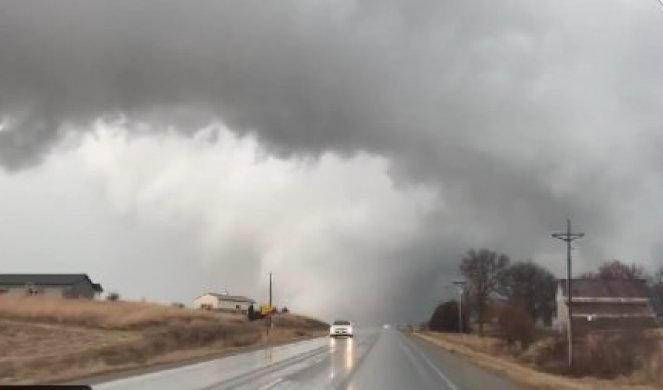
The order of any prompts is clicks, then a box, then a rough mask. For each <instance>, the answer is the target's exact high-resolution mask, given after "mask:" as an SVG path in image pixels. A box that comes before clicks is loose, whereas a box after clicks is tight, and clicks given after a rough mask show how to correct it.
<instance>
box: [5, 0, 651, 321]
mask: <svg viewBox="0 0 663 390" xmlns="http://www.w3.org/2000/svg"><path fill="white" fill-rule="evenodd" d="M0 53H1V55H0V163H1V165H2V167H3V168H4V169H3V172H2V173H0V193H2V194H3V197H2V202H0V212H1V214H0V215H3V216H4V218H3V221H5V223H4V224H0V248H1V249H0V258H1V259H2V265H1V267H2V269H3V270H6V271H8V272H20V271H23V272H42V271H43V272H51V271H59V272H89V273H90V274H91V275H92V276H93V278H95V279H97V280H99V281H100V282H101V283H103V284H104V285H105V286H106V288H107V289H110V290H117V291H119V292H120V293H121V294H123V295H125V296H128V297H133V298H140V297H146V298H148V299H152V300H159V301H164V302H168V301H184V302H189V301H190V300H191V299H192V297H194V296H195V295H196V294H199V293H201V292H204V291H207V290H222V289H228V290H229V291H231V292H233V293H237V294H247V295H251V296H255V297H256V298H258V299H259V300H262V299H264V296H265V287H266V286H265V281H266V274H267V273H268V272H269V271H270V270H272V271H274V272H275V280H277V283H278V284H277V285H278V287H279V288H278V290H277V297H278V301H277V303H280V304H287V305H288V306H291V307H292V308H293V309H294V310H299V311H304V312H307V313H310V314H315V315H319V316H321V317H323V318H325V319H332V318H333V317H354V318H359V319H361V320H369V319H379V320H383V319H384V320H386V319H399V318H404V319H423V318H424V317H425V316H427V315H428V313H429V312H430V310H431V309H432V307H433V305H434V304H435V302H436V301H437V300H439V299H441V298H442V297H445V296H448V295H450V294H451V290H449V289H448V288H447V286H448V282H449V281H450V280H452V279H453V278H455V277H457V261H458V258H459V256H460V254H462V253H463V252H464V251H466V250H467V249H468V248H471V247H481V246H488V247H491V248H494V249H496V250H500V251H504V252H506V253H508V254H510V255H511V256H512V257H513V258H514V259H515V260H519V259H528V258H532V259H534V260H535V261H538V262H540V263H542V264H544V265H546V266H547V267H549V268H550V269H551V270H553V271H554V272H556V273H560V272H561V271H562V269H563V268H562V266H563V261H562V255H563V248H562V246H561V243H558V242H554V241H553V240H552V239H551V238H550V233H551V232H554V231H557V230H559V229H561V228H562V227H563V223H564V220H565V218H566V217H567V216H572V217H573V219H574V221H575V222H576V223H577V224H578V225H579V227H580V228H582V229H583V230H584V231H585V232H586V233H587V237H586V239H584V240H583V241H582V242H581V243H579V245H578V248H579V251H578V252H577V255H578V270H579V271H582V270H586V269H589V268H591V267H593V266H595V265H596V264H598V263H600V262H601V261H603V260H606V259H609V258H620V259H624V260H626V261H637V262H639V263H641V264H643V265H645V266H647V267H651V268H653V267H655V266H658V265H660V264H661V263H662V261H661V256H663V253H661V252H662V248H663V239H662V238H661V237H663V234H662V233H663V218H661V217H662V216H663V215H662V214H663V209H662V207H661V206H660V199H663V182H662V180H661V179H662V175H661V167H663V164H662V163H663V161H662V160H663V159H662V158H661V157H662V155H661V147H662V145H663V131H662V130H663V129H661V125H662V122H663V120H662V119H661V116H660V113H661V112H663V89H661V85H663V83H662V82H663V71H662V70H661V69H662V68H661V65H660V64H661V62H662V60H663V6H662V5H661V4H660V3H659V2H658V1H655V0H641V1H635V0H616V1H611V2H605V1H598V0H587V1H581V2H579V1H577V0H573V1H572V0H563V1H556V2H532V1H525V0H522V1H509V2H495V1H488V0H477V1H463V2H458V1H424V0H416V1H407V2H404V1H402V2H399V1H396V0H380V1H370V0H369V1H362V2H359V1H350V0H341V1H325V0H318V1H310V0H301V1H279V2H264V1H252V0H236V1H193V2H177V1H172V2H166V1H132V2H116V1H89V0H79V1H73V0H61V1H58V2H53V1H31V0H20V1H18V0H17V1H4V2H2V3H0ZM337 290H342V291H344V292H345V294H344V296H345V297H346V299H343V300H341V301H339V299H338V294H337V293H336V291H337Z"/></svg>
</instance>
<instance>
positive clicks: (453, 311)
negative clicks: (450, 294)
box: [428, 301, 469, 332]
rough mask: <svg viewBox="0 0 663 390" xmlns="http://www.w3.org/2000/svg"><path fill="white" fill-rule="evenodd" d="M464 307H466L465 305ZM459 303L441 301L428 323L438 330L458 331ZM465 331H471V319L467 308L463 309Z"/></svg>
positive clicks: (433, 329) (431, 327) (430, 327)
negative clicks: (469, 319)
mask: <svg viewBox="0 0 663 390" xmlns="http://www.w3.org/2000/svg"><path fill="white" fill-rule="evenodd" d="M463 309H465V307H464V306H463ZM458 314H459V313H458V303H457V302H456V301H447V302H444V303H441V304H439V305H438V306H437V308H435V311H434V312H433V315H432V316H431V319H430V321H429V323H428V326H429V329H430V330H432V331H436V332H458V331H460V327H459V326H458V325H459V324H458ZM463 331H464V332H468V331H469V321H468V316H467V310H463Z"/></svg>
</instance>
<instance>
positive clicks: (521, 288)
mask: <svg viewBox="0 0 663 390" xmlns="http://www.w3.org/2000/svg"><path fill="white" fill-rule="evenodd" d="M556 287H557V284H556V282H555V276H554V275H553V274H552V273H551V272H550V271H548V270H547V269H545V268H543V267H542V266H540V265H538V264H535V263H533V262H531V261H527V262H517V263H514V264H512V265H511V266H509V267H508V268H507V269H506V270H504V272H502V275H501V277H500V285H499V292H500V294H502V295H504V296H505V297H506V298H507V299H508V300H509V302H510V303H511V304H512V305H513V306H517V307H520V308H522V309H523V310H525V311H526V312H527V313H528V314H529V316H530V317H531V318H532V319H533V320H535V321H536V320H542V321H543V322H544V323H545V324H550V323H551V321H552V315H553V312H554V310H555V292H556Z"/></svg>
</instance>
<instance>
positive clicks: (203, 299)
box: [193, 292, 256, 313]
mask: <svg viewBox="0 0 663 390" xmlns="http://www.w3.org/2000/svg"><path fill="white" fill-rule="evenodd" d="M254 303H256V302H255V301H254V300H253V299H251V298H247V297H245V296H241V295H230V294H228V293H227V292H226V293H223V294H217V293H212V292H210V293H207V294H203V295H201V296H199V297H197V298H196V299H194V300H193V307H195V308H197V309H207V310H229V311H239V312H242V313H246V312H247V311H248V310H249V307H250V306H252V305H253V304H254Z"/></svg>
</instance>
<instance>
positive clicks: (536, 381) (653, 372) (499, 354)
mask: <svg viewBox="0 0 663 390" xmlns="http://www.w3.org/2000/svg"><path fill="white" fill-rule="evenodd" d="M416 335H417V336H419V337H421V338H423V339H425V340H427V341H429V342H432V343H434V344H436V345H437V346H439V347H441V348H444V349H445V350H447V351H450V352H452V353H457V354H460V355H463V356H465V357H467V358H469V359H470V360H472V361H473V362H474V363H475V364H477V365H479V366H481V367H483V368H486V369H488V370H491V371H493V372H496V373H498V374H500V375H503V376H505V377H508V378H509V379H511V380H513V381H514V382H517V383H521V384H523V385H524V386H526V387H528V388H533V389H561V390H566V389H568V390H588V389H592V390H598V389H606V390H617V389H619V390H622V389H639V390H653V389H659V388H661V387H660V386H661V384H660V382H657V381H658V380H660V378H661V367H663V366H661V365H660V363H661V357H660V356H661V354H660V353H659V354H658V355H655V356H654V359H652V360H651V361H650V365H648V366H647V367H644V368H642V369H641V370H638V371H636V372H635V373H633V374H632V375H630V376H628V377H618V378H615V379H613V380H611V381H609V380H601V379H597V378H592V377H583V378H570V377H566V376H561V375H554V374H551V373H546V372H542V371H540V370H538V369H537V367H536V366H535V365H534V364H533V363H532V354H535V353H536V349H537V348H538V347H537V345H536V344H535V345H533V346H532V347H531V348H530V350H529V351H527V352H525V353H523V354H522V355H514V354H513V353H512V351H509V350H508V349H507V348H505V347H504V346H503V344H502V342H501V341H500V340H498V339H497V338H495V337H490V336H486V337H483V338H482V337H479V336H478V335H474V334H465V335H458V334H449V333H437V332H417V333H416ZM659 335H663V333H659ZM661 340H663V338H662V339H661ZM661 351H663V348H662V349H661ZM544 352H545V351H544Z"/></svg>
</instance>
